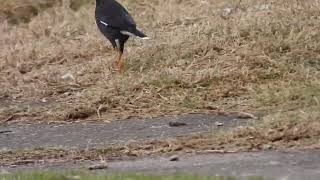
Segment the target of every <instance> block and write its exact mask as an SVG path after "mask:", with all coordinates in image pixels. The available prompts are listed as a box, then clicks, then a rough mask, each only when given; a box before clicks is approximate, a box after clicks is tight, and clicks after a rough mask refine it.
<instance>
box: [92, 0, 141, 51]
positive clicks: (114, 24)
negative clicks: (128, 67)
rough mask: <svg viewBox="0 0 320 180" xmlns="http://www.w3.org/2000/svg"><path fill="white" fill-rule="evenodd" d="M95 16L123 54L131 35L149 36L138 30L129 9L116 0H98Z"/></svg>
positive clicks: (115, 46) (100, 26)
mask: <svg viewBox="0 0 320 180" xmlns="http://www.w3.org/2000/svg"><path fill="white" fill-rule="evenodd" d="M95 17H96V23H97V25H98V28H99V30H100V31H101V32H102V34H103V35H104V36H105V37H106V38H107V39H108V40H109V41H110V42H111V44H112V46H113V48H115V49H117V50H119V51H120V53H121V55H122V52H123V50H124V44H125V43H126V41H127V40H128V38H129V35H133V36H138V37H141V38H146V37H147V36H146V35H145V34H143V33H142V32H140V31H139V30H137V28H136V23H135V22H134V20H133V18H132V17H131V16H130V14H129V13H128V11H127V10H126V9H125V8H124V7H123V6H121V4H119V3H118V2H117V1H115V0H96V10H95Z"/></svg>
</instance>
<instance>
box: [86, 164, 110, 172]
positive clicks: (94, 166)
mask: <svg viewBox="0 0 320 180" xmlns="http://www.w3.org/2000/svg"><path fill="white" fill-rule="evenodd" d="M88 169H89V170H90V171H92V170H101V169H108V165H107V164H106V163H103V164H95V165H92V166H89V167H88Z"/></svg>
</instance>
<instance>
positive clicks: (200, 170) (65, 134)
mask: <svg viewBox="0 0 320 180" xmlns="http://www.w3.org/2000/svg"><path fill="white" fill-rule="evenodd" d="M250 121H252V120H251V119H242V118H239V116H237V115H236V114H228V115H213V114H211V115H208V114H190V115H184V116H176V117H161V118H155V119H144V120H134V119H132V120H124V121H114V122H111V123H89V122H88V123H71V124H12V125H2V126H0V150H18V149H26V148H35V147H48V146H49V147H52V146H53V147H57V146H58V147H61V146H62V147H76V148H92V147H99V146H103V145H106V144H108V145H110V144H121V143H126V142H128V141H130V140H142V139H155V138H156V139H161V138H168V137H176V136H182V135H186V134H190V133H199V132H208V131H210V132H213V133H214V132H215V131H217V130H218V129H221V128H222V129H223V128H232V127H237V126H241V125H246V124H247V123H249V122H250ZM178 157H179V158H178V159H179V160H178V161H170V158H169V157H153V158H151V157H148V158H144V159H136V160H131V161H114V162H108V163H107V164H108V168H107V169H106V170H102V171H98V172H96V173H118V172H125V173H145V174H177V173H184V174H200V175H215V176H216V175H219V176H236V177H247V176H263V177H266V178H272V179H276V180H278V179H279V180H308V179H310V180H319V179H320V150H308V151H287V152H281V151H267V152H266V151H264V152H248V153H230V154H219V153H216V154H201V155H199V154H193V155H190V154H189V155H186V154H184V155H181V156H178ZM92 164H99V162H91V161H86V162H82V163H81V164H79V163H76V164H74V163H73V162H66V163H59V162H55V163H53V162H51V163H43V164H30V165H21V166H10V167H0V170H1V171H4V172H7V171H8V172H13V171H21V170H22V171H23V170H39V169H40V170H44V169H49V170H59V171H60V170H65V169H68V170H71V169H73V170H78V169H83V168H85V169H86V168H87V167H89V166H90V165H92ZM1 171H0V172H1ZM0 174H1V173H0Z"/></svg>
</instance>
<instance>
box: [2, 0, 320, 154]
mask: <svg viewBox="0 0 320 180" xmlns="http://www.w3.org/2000/svg"><path fill="white" fill-rule="evenodd" d="M2 2H3V4H4V5H3V6H1V9H0V12H1V13H0V14H5V15H2V16H1V17H2V19H4V20H3V21H2V22H1V26H0V33H1V37H0V46H1V47H2V48H1V49H0V83H1V87H2V88H1V89H0V99H1V102H0V121H3V122H4V121H12V120H17V121H20V120H34V121H36V120H40V121H47V120H61V121H74V120H79V119H86V120H114V119H123V118H129V117H152V116H160V115H169V114H180V113H188V112H208V111H245V112H250V113H261V112H262V113H266V114H270V115H268V116H266V117H264V121H263V122H262V123H261V124H259V125H254V126H253V127H248V128H240V129H236V130H233V131H231V132H228V133H226V134H222V135H219V137H217V136H216V135H215V137H212V135H204V136H202V137H201V138H199V137H197V138H194V137H192V139H196V140H195V141H187V142H186V140H183V141H181V140H177V141H174V142H177V143H178V144H179V143H182V144H184V147H188V146H189V147H190V148H195V149H197V148H200V149H201V148H207V149H212V148H214V149H216V148H217V147H218V148H219V147H220V149H226V148H227V149H233V146H237V147H239V146H241V148H240V149H242V148H243V149H247V147H249V149H250V147H251V149H259V148H262V147H263V146H265V145H266V144H267V146H268V147H271V148H272V147H275V148H278V147H282V146H284V147H291V146H298V147H317V146H319V136H320V121H319V119H320V113H319V109H320V73H319V70H320V55H319V53H320V49H319V47H320V35H319V33H318V29H319V28H320V22H319V21H320V19H319V18H318V17H319V15H320V11H319V7H320V2H319V1H318V0H305V1H295V0H279V1H271V0H270V1H269V0H265V1H259V0H242V1H239V2H237V1H231V0H230V1H228V0H202V1H200V0H199V1H195V0H185V1H180V0H164V1H158V0H148V1H147V0H142V1H139V2H136V1H132V0H123V1H121V2H122V3H123V4H124V5H126V6H127V7H128V9H129V11H130V12H132V15H133V16H134V17H135V19H136V21H137V24H138V25H139V27H140V29H142V30H143V31H144V32H146V33H147V34H148V35H149V36H150V37H151V40H150V41H145V42H144V41H140V40H130V41H129V42H128V43H127V48H126V61H125V72H124V73H122V74H121V73H117V72H115V70H114V68H113V59H114V53H113V52H112V51H111V48H110V45H109V44H108V42H107V41H106V40H105V39H104V38H103V37H102V35H101V34H100V33H99V32H98V30H97V28H96V26H95V22H94V18H93V13H94V3H92V2H89V3H86V2H83V3H80V5H77V8H70V7H71V5H70V4H66V2H68V1H63V3H62V2H59V1H57V2H56V1H53V2H54V3H52V4H50V5H47V6H45V8H40V10H37V13H34V14H36V15H32V16H31V15H30V16H29V17H30V18H29V19H28V20H27V21H25V20H19V16H17V17H16V16H14V15H12V16H14V18H15V19H16V20H14V21H11V20H10V17H11V16H10V13H5V12H7V11H8V8H9V12H14V8H11V9H10V7H16V6H17V5H19V6H20V5H21V4H18V3H16V4H14V3H13V2H16V1H6V0H2ZM28 2H29V3H27V1H26V5H25V6H30V4H35V5H32V7H36V9H39V8H38V7H43V6H42V5H39V3H36V2H37V1H28ZM48 2H49V1H48ZM71 3H72V2H71ZM7 4H11V5H10V6H9V5H8V6H6V5H7ZM12 4H14V5H16V6H12ZM163 4H167V6H164V5H163ZM21 6H22V5H21ZM3 7H6V8H7V9H5V8H3ZM19 12H20V11H19ZM8 14H9V15H8ZM13 14H14V13H13ZM17 18H18V19H17ZM0 19H1V18H0ZM5 19H8V21H6V20H5ZM68 73H69V74H71V75H72V76H69V77H71V78H69V80H68V79H66V78H62V76H64V75H66V74H68ZM221 137H223V138H221ZM189 140H190V139H189ZM190 142H194V143H193V145H192V144H191V145H190V144H189V145H188V143H190ZM186 144H187V145H188V146H186ZM197 144H198V145H197ZM217 144H218V145H219V144H220V146H216V145H217ZM268 144H269V145H268ZM267 146H265V147H267ZM163 147H164V148H166V146H163ZM171 147H172V146H171ZM178 149H179V148H178ZM180 149H181V148H180ZM236 149H239V148H236Z"/></svg>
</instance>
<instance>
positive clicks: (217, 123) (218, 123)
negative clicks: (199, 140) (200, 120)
mask: <svg viewBox="0 0 320 180" xmlns="http://www.w3.org/2000/svg"><path fill="white" fill-rule="evenodd" d="M215 124H216V126H223V123H221V122H215Z"/></svg>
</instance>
